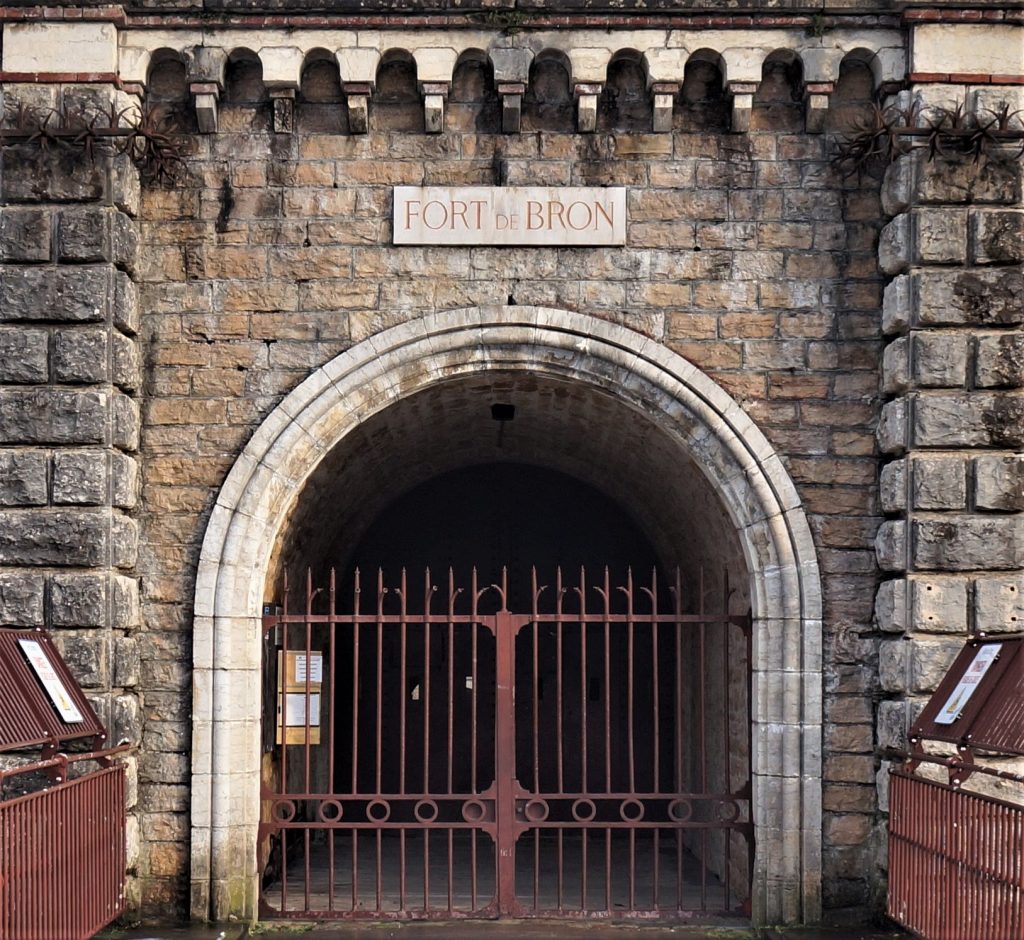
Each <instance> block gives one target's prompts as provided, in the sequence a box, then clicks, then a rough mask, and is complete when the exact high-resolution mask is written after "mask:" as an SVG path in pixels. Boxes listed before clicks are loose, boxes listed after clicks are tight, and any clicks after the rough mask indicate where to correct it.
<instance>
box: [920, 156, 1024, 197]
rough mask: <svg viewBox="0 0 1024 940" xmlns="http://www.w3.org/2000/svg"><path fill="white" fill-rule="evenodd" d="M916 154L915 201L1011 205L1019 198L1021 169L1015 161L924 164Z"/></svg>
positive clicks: (961, 161) (962, 161) (942, 161)
mask: <svg viewBox="0 0 1024 940" xmlns="http://www.w3.org/2000/svg"><path fill="white" fill-rule="evenodd" d="M924 158H925V154H923V153H920V152H919V153H917V154H915V155H914V158H913V159H914V160H915V161H916V162H917V168H916V169H917V172H916V174H915V178H916V185H915V189H914V202H916V203H918V204H920V203H948V204H953V205H956V204H961V205H963V204H966V203H996V204H1002V205H1013V204H1014V203H1017V202H1020V198H1021V166H1020V163H1019V162H1018V161H1015V160H989V161H985V164H984V165H980V164H972V163H971V162H970V161H966V160H949V159H938V160H934V161H931V162H928V161H926V160H925V159H924Z"/></svg>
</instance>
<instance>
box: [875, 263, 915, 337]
mask: <svg viewBox="0 0 1024 940" xmlns="http://www.w3.org/2000/svg"><path fill="white" fill-rule="evenodd" d="M912 312H913V311H912V309H911V277H910V275H909V274H900V275H898V276H897V277H894V278H893V279H892V280H891V281H890V282H889V283H888V284H887V285H886V287H885V290H884V291H883V292H882V331H883V332H884V333H886V334H887V335H892V334H893V333H904V332H906V330H907V327H908V326H910V319H911V314H912Z"/></svg>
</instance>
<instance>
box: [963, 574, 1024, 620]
mask: <svg viewBox="0 0 1024 940" xmlns="http://www.w3.org/2000/svg"><path fill="white" fill-rule="evenodd" d="M1022 625H1024V575H1021V574H1015V575H1012V576H1009V577H1002V578H998V577H996V578H988V577H986V578H978V579H977V580H976V581H975V582H974V629H975V630H977V631H978V632H980V633H1014V632H1017V631H1019V630H1021V628H1022Z"/></svg>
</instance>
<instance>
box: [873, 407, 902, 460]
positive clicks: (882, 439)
mask: <svg viewBox="0 0 1024 940" xmlns="http://www.w3.org/2000/svg"><path fill="white" fill-rule="evenodd" d="M875 437H876V438H877V440H878V447H879V449H880V450H881V451H882V453H883V454H902V453H903V451H904V450H906V447H907V399H906V398H897V399H895V400H894V401H890V402H887V403H886V404H884V405H882V411H881V414H880V415H879V418H878V427H877V428H876V430H875Z"/></svg>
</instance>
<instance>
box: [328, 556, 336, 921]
mask: <svg viewBox="0 0 1024 940" xmlns="http://www.w3.org/2000/svg"><path fill="white" fill-rule="evenodd" d="M327 603H328V610H327V614H328V617H327V629H328V631H329V635H328V637H327V642H328V655H329V656H330V659H331V662H330V667H329V669H328V670H327V674H328V676H330V681H331V686H330V699H329V701H328V703H327V713H328V722H329V723H330V731H329V732H328V738H327V786H328V788H329V789H328V791H327V792H328V793H330V794H331V795H332V796H333V795H334V792H335V790H336V789H337V788H336V787H335V785H334V731H335V727H334V698H335V691H336V689H337V688H338V687H337V685H336V684H335V659H336V655H335V654H336V653H337V645H336V634H337V631H338V621H337V609H338V606H337V604H338V581H337V573H336V572H335V570H334V568H331V581H330V585H329V588H328V599H327ZM327 910H329V911H333V910H334V827H333V826H331V827H329V828H328V830H327Z"/></svg>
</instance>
